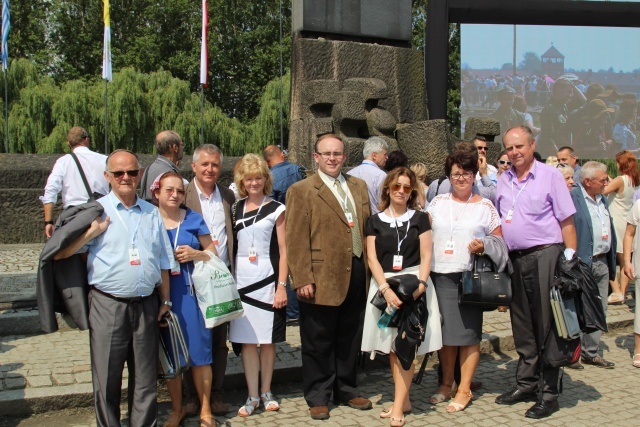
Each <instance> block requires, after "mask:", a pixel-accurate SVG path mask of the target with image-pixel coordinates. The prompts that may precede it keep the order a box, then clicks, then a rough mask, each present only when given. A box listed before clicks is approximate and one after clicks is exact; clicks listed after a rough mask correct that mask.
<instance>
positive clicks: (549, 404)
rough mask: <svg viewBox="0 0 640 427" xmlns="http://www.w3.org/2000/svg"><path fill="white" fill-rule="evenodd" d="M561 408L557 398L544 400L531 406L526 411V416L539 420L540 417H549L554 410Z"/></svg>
mask: <svg viewBox="0 0 640 427" xmlns="http://www.w3.org/2000/svg"><path fill="white" fill-rule="evenodd" d="M559 409H560V405H559V404H558V401H557V400H553V401H547V400H543V401H540V402H538V403H536V404H535V405H533V406H532V407H531V408H529V410H528V411H527V412H525V414H524V416H525V417H527V418H535V419H536V420H538V419H540V418H546V417H548V416H549V415H551V414H553V413H554V412H557V411H558V410H559Z"/></svg>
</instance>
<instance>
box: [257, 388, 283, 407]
mask: <svg viewBox="0 0 640 427" xmlns="http://www.w3.org/2000/svg"><path fill="white" fill-rule="evenodd" d="M260 399H262V404H263V405H264V410H265V411H278V410H279V409H280V405H279V404H278V402H276V399H275V398H274V397H273V394H271V392H270V391H266V392H264V393H262V394H261V395H260Z"/></svg>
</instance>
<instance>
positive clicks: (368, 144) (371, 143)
mask: <svg viewBox="0 0 640 427" xmlns="http://www.w3.org/2000/svg"><path fill="white" fill-rule="evenodd" d="M388 149H389V144H387V141H385V140H384V139H383V138H381V137H379V136H372V137H371V138H369V139H367V140H366V141H365V142H364V149H363V150H362V156H363V157H364V158H365V159H368V158H369V157H371V155H372V154H373V153H379V152H381V151H382V150H388Z"/></svg>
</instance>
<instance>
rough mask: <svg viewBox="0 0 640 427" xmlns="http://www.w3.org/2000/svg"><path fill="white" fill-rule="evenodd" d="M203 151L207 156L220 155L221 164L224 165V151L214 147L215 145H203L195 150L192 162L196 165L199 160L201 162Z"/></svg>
mask: <svg viewBox="0 0 640 427" xmlns="http://www.w3.org/2000/svg"><path fill="white" fill-rule="evenodd" d="M201 151H203V152H205V153H207V154H218V155H219V156H220V163H222V150H221V149H220V148H218V146H217V145H213V144H203V145H201V146H199V147H198V148H196V149H195V150H193V158H192V161H193V162H194V163H196V162H197V161H198V160H200V152H201Z"/></svg>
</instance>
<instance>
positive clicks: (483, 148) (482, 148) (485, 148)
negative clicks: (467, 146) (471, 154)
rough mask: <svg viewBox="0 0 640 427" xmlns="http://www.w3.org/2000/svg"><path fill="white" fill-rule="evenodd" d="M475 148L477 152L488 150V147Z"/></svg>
mask: <svg viewBox="0 0 640 427" xmlns="http://www.w3.org/2000/svg"><path fill="white" fill-rule="evenodd" d="M476 148H477V149H478V151H480V150H483V151H487V148H488V147H482V146H480V147H476Z"/></svg>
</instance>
